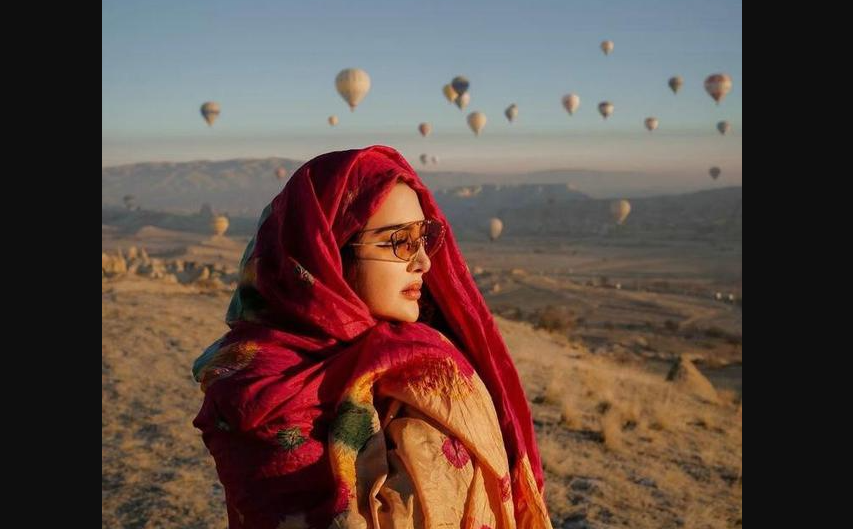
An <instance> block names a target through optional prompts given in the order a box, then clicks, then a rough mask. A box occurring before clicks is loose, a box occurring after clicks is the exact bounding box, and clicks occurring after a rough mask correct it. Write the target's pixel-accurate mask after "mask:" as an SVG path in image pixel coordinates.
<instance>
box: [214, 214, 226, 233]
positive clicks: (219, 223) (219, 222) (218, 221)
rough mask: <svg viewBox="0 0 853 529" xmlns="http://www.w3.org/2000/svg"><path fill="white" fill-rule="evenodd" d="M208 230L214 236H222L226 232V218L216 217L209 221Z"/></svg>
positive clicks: (223, 216)
mask: <svg viewBox="0 0 853 529" xmlns="http://www.w3.org/2000/svg"><path fill="white" fill-rule="evenodd" d="M210 229H211V230H213V234H214V235H223V234H224V233H225V232H226V231H227V230H228V217H226V216H225V215H216V216H215V217H213V218H212V219H211V220H210Z"/></svg>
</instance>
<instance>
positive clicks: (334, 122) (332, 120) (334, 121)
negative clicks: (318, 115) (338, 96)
mask: <svg viewBox="0 0 853 529" xmlns="http://www.w3.org/2000/svg"><path fill="white" fill-rule="evenodd" d="M337 124H338V116H329V125H331V126H333V127H334V126H335V125H337Z"/></svg>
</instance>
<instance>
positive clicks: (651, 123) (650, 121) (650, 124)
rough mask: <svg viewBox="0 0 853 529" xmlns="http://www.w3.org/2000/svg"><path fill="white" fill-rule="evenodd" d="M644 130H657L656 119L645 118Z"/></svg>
mask: <svg viewBox="0 0 853 529" xmlns="http://www.w3.org/2000/svg"><path fill="white" fill-rule="evenodd" d="M645 123H646V128H647V129H649V132H651V131H653V130H655V129H656V128H658V123H659V122H658V118H646V121H645Z"/></svg>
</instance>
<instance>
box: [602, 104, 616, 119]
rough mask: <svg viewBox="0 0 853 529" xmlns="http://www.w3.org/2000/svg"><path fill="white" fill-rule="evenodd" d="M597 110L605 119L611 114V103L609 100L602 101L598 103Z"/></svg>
mask: <svg viewBox="0 0 853 529" xmlns="http://www.w3.org/2000/svg"><path fill="white" fill-rule="evenodd" d="M598 112H599V113H600V114H601V117H603V118H604V119H607V118H608V117H610V116H611V115H612V114H613V103H611V102H610V101H602V102H601V103H599V104H598Z"/></svg>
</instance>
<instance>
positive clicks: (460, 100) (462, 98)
mask: <svg viewBox="0 0 853 529" xmlns="http://www.w3.org/2000/svg"><path fill="white" fill-rule="evenodd" d="M470 102H471V94H469V93H468V92H465V93H464V94H460V95H459V97H457V98H456V101H454V103H456V106H457V107H459V110H465V107H467V106H468V103H470Z"/></svg>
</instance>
